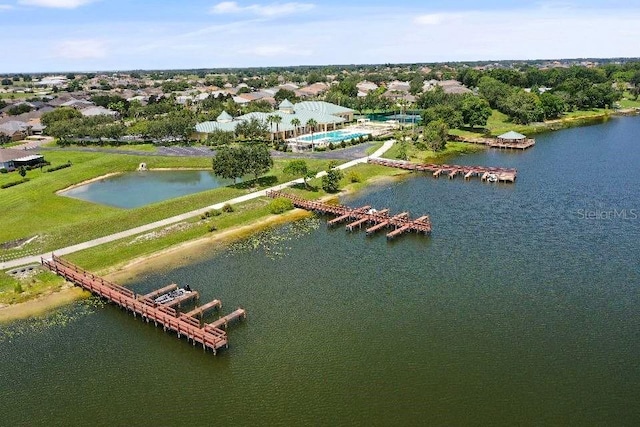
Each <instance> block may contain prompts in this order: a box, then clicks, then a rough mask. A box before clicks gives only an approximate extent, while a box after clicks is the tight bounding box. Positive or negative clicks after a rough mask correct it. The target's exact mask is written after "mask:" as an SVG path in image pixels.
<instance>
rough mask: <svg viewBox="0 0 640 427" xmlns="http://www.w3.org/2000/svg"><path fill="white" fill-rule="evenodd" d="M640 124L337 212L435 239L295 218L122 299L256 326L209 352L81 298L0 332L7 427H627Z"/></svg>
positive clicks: (637, 350) (637, 323)
mask: <svg viewBox="0 0 640 427" xmlns="http://www.w3.org/2000/svg"><path fill="white" fill-rule="evenodd" d="M638 135H640V118H637V117H634V118H615V119H612V120H610V121H609V122H608V123H605V124H601V125H596V126H590V127H583V128H575V129H569V130H564V131H559V132H556V133H550V134H547V135H544V136H540V137H538V139H537V140H538V143H537V145H536V146H535V147H534V148H533V149H531V150H528V151H526V152H513V153H510V152H504V151H503V152H500V151H488V152H483V153H479V154H474V155H469V156H464V157H460V158H457V159H455V162H456V163H465V164H480V165H492V166H512V167H517V168H518V171H519V174H518V180H517V183H516V184H514V185H508V184H503V185H495V184H486V183H481V182H480V181H479V180H472V181H470V182H464V181H463V180H462V179H457V180H454V181H450V180H448V179H440V180H434V179H433V178H431V177H430V176H426V177H425V176H419V175H417V176H412V177H410V178H407V179H404V180H402V181H398V182H394V183H387V184H384V185H383V186H379V187H374V188H369V189H368V190H367V191H366V192H364V193H359V194H357V195H355V196H352V197H349V198H348V199H345V200H343V201H344V202H345V203H348V204H350V205H354V206H357V205H365V204H368V205H373V206H375V207H378V208H383V207H389V208H391V210H392V211H393V212H401V211H404V210H408V211H410V212H411V213H412V214H413V215H414V216H419V215H422V214H424V213H429V214H430V215H431V218H432V221H433V224H434V233H433V236H432V237H430V238H425V237H422V236H415V235H408V236H404V237H402V238H399V239H397V240H396V241H394V242H391V243H387V241H386V239H385V237H384V233H381V234H380V235H378V236H375V237H371V238H367V237H366V236H365V234H364V232H355V233H352V234H350V233H347V232H345V230H344V228H343V227H338V228H335V229H331V230H328V229H327V227H326V224H325V223H326V221H325V219H320V220H318V219H315V220H305V221H302V222H298V223H295V224H290V225H287V226H284V227H281V228H278V229H277V230H274V231H271V232H266V233H262V234H259V235H257V236H256V237H253V238H251V239H249V240H247V241H243V242H240V243H238V244H235V245H233V246H232V247H231V248H229V250H228V251H225V252H218V253H217V254H214V255H211V256H210V257H209V259H206V260H205V261H199V262H197V263H195V264H193V265H190V266H185V267H181V268H177V269H174V270H167V271H158V272H157V274H154V275H150V276H148V277H144V278H143V279H141V280H140V281H139V282H137V283H134V284H132V287H133V288H134V289H135V290H136V291H138V292H144V291H148V290H151V289H153V288H157V287H160V286H163V285H166V284H168V283H171V282H177V283H181V284H189V285H191V286H192V287H194V288H196V289H198V290H199V291H200V292H201V294H202V299H201V301H203V302H206V301H209V300H210V299H213V298H219V299H221V300H222V302H223V304H224V310H223V311H224V312H230V311H232V310H233V309H235V308H236V307H237V306H239V305H241V306H243V307H245V308H246V309H247V311H248V314H249V318H248V319H247V321H246V322H244V323H240V324H238V325H236V326H235V327H232V328H231V329H230V348H229V349H228V350H226V351H223V352H222V353H221V354H219V355H218V356H216V357H214V356H213V355H212V354H211V353H207V354H204V353H203V352H202V350H201V349H198V348H195V349H194V348H193V347H192V346H191V345H189V344H187V343H186V341H184V340H182V341H181V340H178V339H176V338H175V336H172V335H170V334H167V333H164V332H162V329H156V328H154V327H153V326H151V325H148V324H146V323H143V322H142V321H140V319H134V318H133V317H132V316H130V315H128V314H126V313H124V312H122V311H121V310H119V309H117V308H115V307H113V306H109V305H101V304H99V303H97V302H95V301H93V300H89V301H83V302H80V303H77V304H74V305H72V306H69V307H66V308H64V309H62V310H60V311H58V312H57V313H54V314H52V315H49V316H47V317H45V318H44V319H35V320H34V319H32V320H29V321H22V322H16V323H13V324H11V325H9V326H3V332H2V333H0V405H1V406H2V422H1V423H0V424H3V425H51V424H57V425H78V424H81V425H83V424H92V425H230V424H231V423H234V424H235V425H401V426H404V425H442V424H446V425H549V424H551V425H617V426H622V425H629V426H632V425H633V426H635V425H640V404H639V403H638V396H640V310H639V304H640V267H639V260H640V256H639V253H640V244H639V243H638V238H639V237H640V218H638V216H639V215H640V174H639V173H638V166H639V165H640V140H639V139H638Z"/></svg>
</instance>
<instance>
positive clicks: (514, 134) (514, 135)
mask: <svg viewBox="0 0 640 427" xmlns="http://www.w3.org/2000/svg"><path fill="white" fill-rule="evenodd" d="M498 138H500V139H526V138H527V137H526V136H524V135H523V134H521V133H518V132H514V131H509V132H507V133H503V134H502V135H500V136H499V137H498Z"/></svg>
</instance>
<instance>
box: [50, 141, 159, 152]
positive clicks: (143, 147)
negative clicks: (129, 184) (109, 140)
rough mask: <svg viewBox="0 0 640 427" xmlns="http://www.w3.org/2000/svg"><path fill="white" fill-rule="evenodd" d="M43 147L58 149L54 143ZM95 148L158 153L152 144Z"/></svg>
mask: <svg viewBox="0 0 640 427" xmlns="http://www.w3.org/2000/svg"><path fill="white" fill-rule="evenodd" d="M45 147H59V145H58V144H57V143H56V142H55V141H54V142H49V143H47V144H45ZM74 147H77V146H71V147H69V148H71V149H72V148H74ZM96 148H104V149H106V150H119V151H144V152H147V153H155V152H156V151H158V147H156V146H155V145H153V144H126V145H103V146H100V147H96Z"/></svg>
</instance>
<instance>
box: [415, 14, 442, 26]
mask: <svg viewBox="0 0 640 427" xmlns="http://www.w3.org/2000/svg"><path fill="white" fill-rule="evenodd" d="M444 21H445V14H443V13H429V14H426V15H419V16H417V17H416V18H415V19H414V20H413V22H415V23H416V24H419V25H440V24H442V23H443V22H444Z"/></svg>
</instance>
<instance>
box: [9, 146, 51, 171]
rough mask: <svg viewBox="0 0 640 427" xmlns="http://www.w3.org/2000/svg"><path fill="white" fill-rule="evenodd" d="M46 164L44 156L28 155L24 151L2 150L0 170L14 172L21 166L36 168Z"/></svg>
mask: <svg viewBox="0 0 640 427" xmlns="http://www.w3.org/2000/svg"><path fill="white" fill-rule="evenodd" d="M43 162H44V156H43V155H42V154H27V153H25V152H24V151H22V150H13V149H11V148H2V149H0V169H6V170H8V171H12V170H14V169H17V168H19V167H20V166H35V165H38V164H40V163H43Z"/></svg>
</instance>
